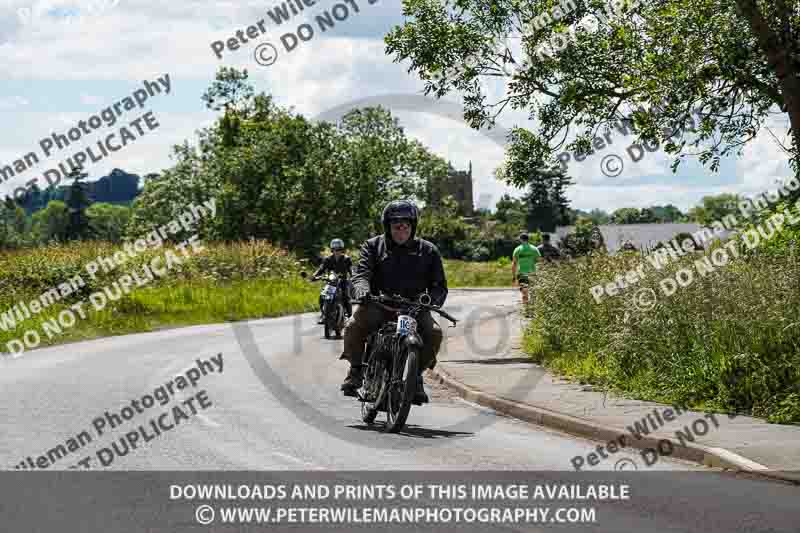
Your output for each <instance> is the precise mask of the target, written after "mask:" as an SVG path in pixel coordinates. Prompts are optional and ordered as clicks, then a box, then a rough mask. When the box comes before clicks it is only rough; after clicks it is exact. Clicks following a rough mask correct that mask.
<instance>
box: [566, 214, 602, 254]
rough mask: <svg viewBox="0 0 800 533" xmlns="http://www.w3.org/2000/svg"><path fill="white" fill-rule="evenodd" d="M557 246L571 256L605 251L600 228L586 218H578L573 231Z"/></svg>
mask: <svg viewBox="0 0 800 533" xmlns="http://www.w3.org/2000/svg"><path fill="white" fill-rule="evenodd" d="M559 248H560V249H561V250H562V251H563V252H564V253H566V254H567V255H569V256H572V257H578V256H582V255H591V254H593V253H597V252H600V253H602V252H605V251H606V245H605V240H604V239H603V234H602V233H601V232H600V228H598V227H597V226H596V225H595V224H593V223H592V221H591V220H590V219H588V218H580V219H578V221H577V223H576V224H575V231H574V232H573V233H569V234H567V235H565V236H564V237H563V238H562V239H561V241H560V243H559Z"/></svg>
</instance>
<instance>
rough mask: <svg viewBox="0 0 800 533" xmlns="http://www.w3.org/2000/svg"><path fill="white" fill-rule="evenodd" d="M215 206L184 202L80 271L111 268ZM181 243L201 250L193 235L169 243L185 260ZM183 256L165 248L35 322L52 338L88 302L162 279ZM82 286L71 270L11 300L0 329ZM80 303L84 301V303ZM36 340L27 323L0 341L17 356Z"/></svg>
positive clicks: (96, 306)
mask: <svg viewBox="0 0 800 533" xmlns="http://www.w3.org/2000/svg"><path fill="white" fill-rule="evenodd" d="M216 211H217V209H216V200H214V199H211V200H209V201H206V202H204V203H203V204H202V205H199V206H197V205H194V204H190V205H189V206H188V209H187V210H186V211H184V212H183V213H182V214H181V215H179V216H178V217H177V218H175V219H173V220H172V221H170V222H168V223H167V224H164V225H163V226H161V227H159V228H157V229H155V230H153V231H151V232H150V233H148V234H147V235H146V236H145V237H143V238H140V239H137V240H136V241H135V242H127V243H125V244H124V245H123V250H120V251H117V252H115V253H114V254H113V255H112V256H111V257H98V258H97V259H96V260H95V261H91V262H89V263H87V264H86V265H85V267H84V269H83V270H85V272H86V274H87V275H88V277H89V278H91V279H92V280H93V281H96V280H97V275H98V272H99V271H100V270H101V269H102V271H103V273H104V274H108V273H111V272H112V271H114V270H115V269H116V268H118V267H119V266H121V265H124V264H125V263H127V262H128V261H130V260H131V259H133V258H135V257H136V256H138V255H139V254H142V253H144V252H145V251H146V250H147V249H148V247H152V248H154V249H156V248H161V247H162V246H163V245H164V242H165V241H166V240H168V239H169V236H170V235H178V234H179V233H181V232H182V231H187V232H190V231H192V230H193V229H194V227H195V223H196V222H199V221H200V219H201V218H202V217H203V216H205V215H206V213H207V212H208V213H209V214H210V217H211V218H213V217H214V215H215V214H216ZM187 246H189V247H190V248H191V251H192V252H194V253H197V252H201V251H203V250H205V248H204V247H203V245H202V243H201V242H199V241H198V236H197V235H193V236H192V237H190V238H188V239H186V240H185V241H183V242H181V243H179V244H178V245H176V246H175V250H176V251H179V252H180V253H181V254H182V255H183V258H184V259H187V258H188V257H189V255H190V252H189V250H187V249H186V248H187ZM184 259H181V258H179V257H178V254H177V253H176V252H174V251H173V250H170V249H165V250H164V252H163V254H161V255H157V256H155V257H154V258H152V259H151V260H150V261H149V262H148V263H146V264H145V265H144V266H143V267H141V268H140V269H137V270H133V271H130V272H128V273H126V274H123V275H122V276H120V277H119V278H118V279H117V280H116V281H114V282H113V283H111V284H109V285H107V286H105V287H103V288H102V289H101V290H98V291H95V292H93V293H92V294H90V295H89V297H88V298H83V299H81V300H80V301H79V302H78V303H75V304H73V305H71V306H69V308H68V309H64V310H62V311H60V312H59V313H58V315H57V317H56V318H50V319H49V320H46V321H43V322H42V323H41V331H42V333H44V334H46V335H47V338H48V339H52V338H53V337H54V336H56V335H63V334H64V331H65V329H69V328H72V327H74V326H75V324H76V323H77V317H80V319H82V320H83V319H85V318H86V317H87V316H88V315H87V313H88V312H89V310H90V309H89V305H88V304H89V303H91V308H92V309H93V310H94V311H95V312H100V311H102V310H103V309H105V308H106V306H107V305H108V304H109V302H115V301H117V300H119V299H120V298H122V297H123V294H125V295H127V294H128V293H130V292H131V291H132V290H133V289H134V288H136V287H144V286H146V285H148V284H149V283H150V282H152V281H154V280H155V279H156V278H164V277H165V276H166V275H167V272H168V271H169V270H170V269H173V268H175V267H176V266H180V265H182V264H183V262H184ZM85 286H86V280H85V279H84V277H83V276H82V275H81V274H76V275H75V276H73V277H72V278H70V279H68V280H65V281H64V282H63V283H61V284H59V285H58V286H56V287H52V288H50V289H49V290H47V291H45V292H43V293H42V294H41V295H40V296H39V297H38V298H37V299H34V300H31V301H30V302H27V303H26V302H22V301H20V302H17V304H15V305H14V306H13V307H12V308H10V309H8V310H6V311H5V312H3V313H0V329H2V330H3V331H13V330H14V329H16V328H17V327H18V326H19V325H20V324H21V323H22V322H24V321H25V320H28V319H30V318H33V316H34V315H37V314H39V313H41V312H42V311H44V310H45V309H47V308H48V307H50V306H51V305H54V304H55V303H57V302H58V301H60V300H62V299H64V298H67V297H68V296H70V295H71V294H73V293H76V292H78V291H80V290H81V288H82V287H85ZM84 305H85V306H86V307H85V308H84ZM76 314H77V317H76ZM41 342H42V335H41V334H40V333H39V329H38V328H31V329H28V330H27V331H25V333H23V335H22V337H21V338H17V339H12V340H10V341H8V342H6V349H7V350H8V352H9V353H10V354H11V355H12V356H13V357H19V356H20V355H22V353H23V352H24V351H25V349H26V348H28V349H34V348H36V347H38V346H39V345H40V344H41Z"/></svg>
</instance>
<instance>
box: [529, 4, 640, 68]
mask: <svg viewBox="0 0 800 533" xmlns="http://www.w3.org/2000/svg"><path fill="white" fill-rule="evenodd" d="M640 3H641V0H609V1H607V2H606V3H605V5H604V6H602V7H601V9H600V10H599V11H597V12H595V13H594V18H591V17H590V18H589V19H586V20H585V21H582V23H581V24H579V26H580V27H582V28H584V29H587V30H596V29H597V28H599V25H598V23H600V24H604V25H606V26H608V25H609V20H610V17H614V16H620V15H623V14H625V13H629V12H630V11H632V10H633V9H635V8H636V7H638V6H639V4H640ZM598 7H599V6H598ZM576 9H577V5H576V3H575V1H574V0H561V1H560V2H559V3H556V4H555V5H554V6H553V7H552V8H551V10H550V13H546V12H545V13H542V14H541V15H539V16H537V17H534V18H533V19H532V20H531V21H529V22H528V24H527V25H526V26H527V27H528V28H529V29H530V28H534V29H536V30H539V31H541V30H544V29H545V28H546V27H548V26H552V25H553V22H558V21H559V20H561V19H563V18H565V17H566V16H567V15H569V14H570V13H572V12H574V11H575V10H576ZM595 19H596V20H595ZM571 42H572V43H577V42H578V37H577V35H576V34H575V28H573V27H572V26H569V27H568V28H567V31H566V32H565V33H557V34H556V35H554V36H553V37H551V38H550V39H549V40H548V41H547V42H546V43H544V44H542V45H541V46H539V47H538V48H537V50H536V56H537V57H538V58H539V59H540V60H544V59H545V58H546V57H554V56H556V55H557V54H558V53H559V52H561V51H562V50H564V49H565V48H566V47H567V46H568V45H569V43H571Z"/></svg>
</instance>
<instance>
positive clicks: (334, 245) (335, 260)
mask: <svg viewBox="0 0 800 533" xmlns="http://www.w3.org/2000/svg"><path fill="white" fill-rule="evenodd" d="M331 252H333V253H332V254H331V255H329V256H328V257H326V258H325V259H324V260H323V261H322V264H321V265H320V266H319V268H318V269H317V271H316V272H314V275H313V276H311V281H317V280H318V279H319V278H320V276H321V275H322V274H324V273H325V272H328V271H330V272H335V273H336V274H344V277H345V281H344V282H342V288H343V289H344V291H345V296H344V297H343V300H344V310H345V313H346V314H347V316H348V317H349V316H350V315H352V314H353V308H352V306H351V305H350V294H351V287H350V282H349V281H348V280H349V278H350V274H351V272H352V269H353V261H352V260H351V259H350V258H349V257H348V256H346V255H344V241H342V239H333V240H332V241H331ZM319 312H320V317H319V322H317V323H318V324H324V323H325V311H324V308H323V302H322V295H321V294H320V295H319Z"/></svg>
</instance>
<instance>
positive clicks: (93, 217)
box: [86, 203, 131, 242]
mask: <svg viewBox="0 0 800 533" xmlns="http://www.w3.org/2000/svg"><path fill="white" fill-rule="evenodd" d="M86 216H87V217H88V218H89V225H90V226H91V228H92V234H93V235H94V237H95V238H97V239H100V240H104V241H110V242H120V241H121V240H122V237H123V235H124V234H125V229H126V227H127V225H128V221H129V220H130V217H131V208H129V207H126V206H124V205H113V204H105V203H96V204H93V205H92V206H91V207H89V209H87V210H86Z"/></svg>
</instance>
